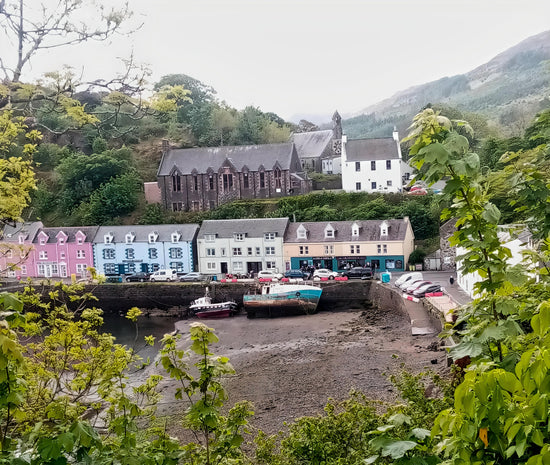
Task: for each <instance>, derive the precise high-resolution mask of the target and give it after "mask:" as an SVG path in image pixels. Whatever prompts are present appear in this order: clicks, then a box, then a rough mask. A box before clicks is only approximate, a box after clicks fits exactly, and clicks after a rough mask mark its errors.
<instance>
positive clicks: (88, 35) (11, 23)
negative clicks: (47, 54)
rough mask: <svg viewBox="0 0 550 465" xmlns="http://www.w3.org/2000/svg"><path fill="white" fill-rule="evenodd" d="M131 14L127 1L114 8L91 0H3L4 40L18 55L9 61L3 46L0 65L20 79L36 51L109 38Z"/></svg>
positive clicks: (14, 79)
mask: <svg viewBox="0 0 550 465" xmlns="http://www.w3.org/2000/svg"><path fill="white" fill-rule="evenodd" d="M130 16H131V14H130V11H129V10H128V5H127V4H124V5H123V6H122V7H121V8H120V9H115V8H113V7H112V6H109V4H108V3H104V2H101V1H90V0H88V1H76V0H61V1H59V2H40V3H39V5H37V2H35V1H28V0H19V1H14V2H6V1H2V2H0V19H1V20H2V21H1V22H2V23H3V24H2V28H1V29H0V30H1V31H2V33H1V35H3V36H4V39H3V44H4V46H6V45H7V44H8V43H9V44H12V46H13V47H14V53H15V56H14V57H13V58H12V59H11V60H9V61H8V60H7V59H6V54H5V53H6V50H5V49H4V50H3V53H4V56H3V57H2V58H1V59H0V68H1V69H2V70H3V72H4V77H5V79H7V80H9V81H12V82H19V81H20V78H21V75H22V72H23V68H24V67H25V66H26V65H27V64H28V63H29V62H30V61H32V58H33V57H34V56H35V55H36V54H38V53H40V52H42V51H43V50H50V49H55V48H60V47H66V46H70V45H76V44H80V43H82V42H86V41H88V40H99V41H104V40H107V39H108V38H109V37H111V36H112V35H113V34H114V33H116V32H119V31H120V30H121V28H122V25H123V24H124V23H125V22H126V21H127V20H128V19H129V17H130ZM83 17H88V18H89V17H93V18H94V23H93V24H91V25H90V24H88V23H84V22H82V18H83ZM4 60H6V61H4Z"/></svg>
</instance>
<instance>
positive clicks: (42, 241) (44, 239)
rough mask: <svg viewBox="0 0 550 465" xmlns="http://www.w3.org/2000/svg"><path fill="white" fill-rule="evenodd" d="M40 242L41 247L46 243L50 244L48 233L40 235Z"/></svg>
mask: <svg viewBox="0 0 550 465" xmlns="http://www.w3.org/2000/svg"><path fill="white" fill-rule="evenodd" d="M38 242H39V243H40V245H44V244H46V242H48V235H47V234H46V233H40V237H39V239H38Z"/></svg>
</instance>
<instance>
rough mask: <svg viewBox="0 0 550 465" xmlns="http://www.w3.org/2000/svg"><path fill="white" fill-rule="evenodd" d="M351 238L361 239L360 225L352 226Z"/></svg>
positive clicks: (354, 224)
mask: <svg viewBox="0 0 550 465" xmlns="http://www.w3.org/2000/svg"><path fill="white" fill-rule="evenodd" d="M351 237H359V225H358V224H357V223H353V224H352V225H351Z"/></svg>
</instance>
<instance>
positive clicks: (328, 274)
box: [313, 268, 340, 279]
mask: <svg viewBox="0 0 550 465" xmlns="http://www.w3.org/2000/svg"><path fill="white" fill-rule="evenodd" d="M337 276H340V273H338V272H336V271H332V270H329V269H327V268H319V269H318V270H315V271H314V272H313V278H314V279H315V278H320V279H322V278H328V279H334V278H336V277H337Z"/></svg>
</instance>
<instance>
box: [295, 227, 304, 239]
mask: <svg viewBox="0 0 550 465" xmlns="http://www.w3.org/2000/svg"><path fill="white" fill-rule="evenodd" d="M296 237H297V238H298V239H307V229H306V228H305V227H304V225H303V224H301V225H300V226H299V227H298V229H297V230H296Z"/></svg>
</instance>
